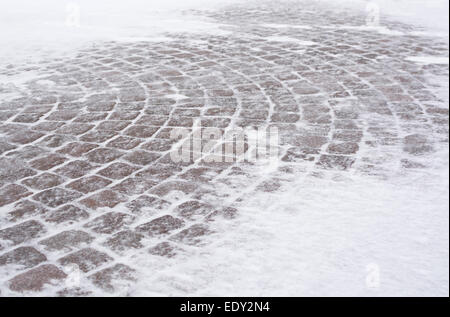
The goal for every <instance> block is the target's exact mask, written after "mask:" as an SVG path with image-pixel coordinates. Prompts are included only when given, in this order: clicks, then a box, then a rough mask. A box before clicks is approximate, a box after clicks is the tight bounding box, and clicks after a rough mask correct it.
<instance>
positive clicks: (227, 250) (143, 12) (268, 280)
mask: <svg viewBox="0 0 450 317" xmlns="http://www.w3.org/2000/svg"><path fill="white" fill-rule="evenodd" d="M241 1H243V0H241ZM234 2H239V0H187V1H175V0H165V1H161V0H155V1H144V0H127V1H111V0H110V1H106V0H99V1H92V0H91V1H88V0H79V1H72V2H66V1H60V0H40V1H35V0H2V1H1V3H0V30H1V31H0V43H1V44H0V64H9V63H23V62H29V61H36V60H39V59H41V58H50V57H52V56H60V55H61V54H65V53H67V54H70V53H72V52H73V51H74V50H76V49H77V48H79V47H82V46H84V45H92V44H93V43H95V42H96V41H103V40H116V41H130V40H136V41H142V40H146V41H161V42H163V41H170V40H171V39H170V38H169V37H165V35H164V34H165V33H166V32H191V33H192V32H194V33H210V34H222V35H226V34H227V31H226V26H223V25H219V24H217V23H213V22H212V21H210V20H208V19H202V20H199V17H198V16H194V15H192V14H190V13H189V14H188V13H186V12H184V10H187V9H202V10H207V9H209V8H216V7H218V6H220V5H226V4H229V3H234ZM342 2H343V3H345V4H348V3H349V1H347V0H342ZM354 2H355V3H358V5H360V6H361V5H364V4H365V2H364V1H359V0H358V1H354ZM375 2H376V3H378V4H379V5H380V8H381V13H382V14H387V15H389V16H392V17H393V18H395V19H398V20H400V21H403V22H406V23H416V24H417V25H420V26H422V27H423V28H424V29H423V31H420V32H421V34H429V35H430V36H438V37H443V38H444V37H446V36H448V10H447V9H448V2H447V1H443V0H432V1H424V0H422V1H418V0H412V1H411V0H408V1H407V0H398V1H388V0H375ZM68 3H75V4H79V8H80V10H81V20H80V26H79V27H71V26H68V25H66V17H67V12H66V9H67V4H68ZM446 8H447V9H446ZM261 26H262V27H272V28H298V29H300V30H301V29H308V28H309V26H304V25H293V26H291V25H284V24H264V25H261ZM348 28H359V29H361V30H368V31H374V32H380V33H382V34H384V35H386V36H402V35H403V34H402V33H400V32H397V33H396V31H391V30H389V29H387V28H385V27H383V26H382V25H381V26H380V27H366V26H348ZM416 34H418V33H417V32H416ZM267 40H269V41H281V42H286V41H287V42H293V43H297V44H299V45H304V46H308V45H314V42H310V41H300V40H298V39H293V38H289V37H272V38H268V39H267ZM408 60H409V61H411V62H415V63H422V64H436V63H437V64H448V58H442V57H430V56H413V57H410V58H409V59H408ZM31 75H33V74H31ZM28 76H30V74H28ZM27 78H29V77H26V78H25V79H27ZM25 79H24V78H22V77H20V76H19V77H17V78H10V77H9V78H0V83H1V82H8V83H10V84H11V83H14V84H15V85H16V86H18V87H20V84H21V83H22V82H23V81H24V80H25ZM439 84H441V83H439ZM440 91H441V94H442V95H443V96H444V98H445V96H446V100H447V101H448V86H447V87H442V88H441V89H440ZM172 97H173V96H172ZM177 97H178V98H182V97H183V96H181V95H178V96H177ZM427 163H428V164H427V165H428V166H429V167H428V168H426V169H423V170H421V171H417V172H408V174H395V173H394V174H392V175H391V177H390V178H388V179H380V178H375V177H369V176H361V175H357V174H348V175H341V174H336V175H326V176H324V177H312V176H308V177H299V178H298V179H297V180H296V181H294V182H291V183H289V184H286V185H285V186H284V187H282V188H281V191H280V192H277V193H261V194H259V195H256V196H253V197H251V198H248V199H247V200H245V201H243V202H242V203H241V205H240V215H239V217H238V219H237V220H236V221H234V222H224V223H221V222H216V223H215V224H214V225H215V226H216V227H214V228H213V229H214V230H215V232H216V233H215V234H214V235H211V236H209V237H208V239H209V243H207V244H206V245H205V246H203V247H201V248H195V247H193V248H192V249H191V250H188V253H187V254H185V255H184V256H183V255H181V256H180V257H176V258H173V259H166V258H160V257H152V256H149V255H148V254H146V256H142V257H138V258H133V259H124V263H125V264H126V263H127V261H128V262H129V264H130V266H134V267H139V268H140V272H139V274H140V276H139V282H138V284H137V285H135V286H133V288H132V289H126V290H124V292H125V293H124V294H120V295H125V294H126V295H135V296H137V295H146V296H148V295H174V296H175V295H190V296H201V295H208V296H211V295H217V296H226V295H233V296H258V295H260V296H282V295H286V296H301V295H311V296H317V295H337V296H343V295H344V296H345V295H361V296H371V295H375V296H377V295H380V296H389V295H406V296H417V295H422V296H423V295H438V296H448V293H449V289H448V285H449V270H448V267H449V235H448V233H449V215H448V206H449V199H448V196H449V183H448V172H449V170H448V166H449V161H448V148H443V149H440V151H439V152H437V154H436V155H434V156H433V161H432V162H427ZM265 173H266V174H267V175H270V171H265ZM263 176H264V175H263ZM0 214H2V211H0ZM0 223H1V219H0ZM374 267H375V268H376V269H377V270H379V277H380V284H379V286H376V287H368V285H367V283H366V282H367V278H368V275H369V274H370V273H371V272H372V268H374ZM368 270H369V271H370V272H369V271H368Z"/></svg>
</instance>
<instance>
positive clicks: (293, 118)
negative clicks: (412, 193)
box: [0, 0, 449, 296]
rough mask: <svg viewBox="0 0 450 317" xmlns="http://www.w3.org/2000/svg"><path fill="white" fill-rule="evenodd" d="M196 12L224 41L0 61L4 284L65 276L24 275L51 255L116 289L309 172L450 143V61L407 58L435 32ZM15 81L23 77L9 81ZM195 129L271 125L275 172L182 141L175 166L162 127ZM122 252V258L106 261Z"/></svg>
mask: <svg viewBox="0 0 450 317" xmlns="http://www.w3.org/2000/svg"><path fill="white" fill-rule="evenodd" d="M192 13H193V14H199V15H201V17H199V19H200V18H204V17H207V18H208V21H211V23H214V22H217V25H218V27H220V28H224V30H225V29H226V32H228V33H227V35H226V36H223V35H221V34H216V35H214V34H212V33H207V34H201V33H199V34H195V35H193V34H189V33H177V32H174V33H168V34H166V35H167V37H168V38H170V41H165V40H161V41H146V40H145V39H143V40H140V41H130V42H127V41H120V42H98V43H97V42H96V43H95V45H93V46H91V47H87V48H85V49H83V50H80V51H77V52H75V53H76V54H74V56H73V58H66V57H61V58H59V59H52V58H48V59H47V60H45V61H42V62H39V63H36V64H35V65H33V72H32V73H33V74H34V73H35V74H36V78H34V77H32V76H33V75H30V74H31V73H29V72H28V71H29V67H31V66H30V65H13V64H11V65H9V66H8V67H3V66H1V67H0V78H1V79H3V78H6V84H5V85H3V82H2V83H0V209H1V211H2V215H3V218H2V219H0V266H1V267H2V268H6V269H7V268H9V267H12V266H15V264H18V265H17V266H15V267H16V269H17V271H14V274H17V276H16V277H13V278H12V279H11V280H10V281H9V282H6V283H7V284H5V285H9V287H10V289H11V290H13V291H18V292H23V291H30V290H33V291H39V290H41V289H42V288H43V287H44V286H45V285H47V284H49V283H50V282H51V281H52V280H60V281H59V282H60V283H61V280H62V279H64V278H65V273H64V272H62V271H61V269H63V268H62V267H61V268H57V267H56V266H53V265H52V264H45V265H42V266H40V267H38V268H32V267H35V266H37V265H39V264H42V263H44V261H46V259H48V263H58V265H63V266H66V265H69V264H76V265H78V266H79V267H80V270H81V273H80V274H81V277H82V278H89V280H90V281H91V282H92V283H93V284H94V285H95V286H96V287H98V288H99V289H100V290H103V291H106V292H112V293H115V292H120V285H122V284H121V283H122V282H123V283H124V284H123V285H130V284H132V283H134V281H135V279H136V277H137V276H138V271H139V270H140V269H141V268H140V267H138V265H136V266H134V265H133V261H134V260H135V259H136V258H139V257H140V256H142V254H145V256H146V257H151V258H152V260H155V259H158V261H165V260H168V259H164V258H177V257H178V256H180V255H181V254H188V253H189V252H191V251H192V250H194V251H192V252H194V253H195V252H197V250H198V248H201V247H202V245H203V244H204V243H207V242H208V241H209V238H210V235H211V233H212V232H213V231H214V226H216V225H218V224H219V222H220V221H238V219H239V215H240V203H242V202H243V201H245V200H246V199H249V198H251V197H253V196H254V195H255V194H257V193H263V195H272V194H276V193H277V192H279V191H281V190H283V188H284V187H283V186H284V185H289V182H290V181H292V180H298V179H303V178H305V179H308V178H309V177H317V178H330V179H334V178H337V179H339V178H345V177H346V176H347V175H357V176H358V177H366V176H370V177H372V176H374V177H379V178H386V177H389V176H390V175H391V174H392V173H406V172H417V171H419V170H421V169H425V168H427V167H428V165H429V162H430V161H431V160H432V159H433V158H434V155H437V151H439V150H442V148H448V117H449V111H448V100H446V99H445V98H444V97H445V96H440V95H439V94H438V93H437V90H438V88H439V87H438V84H437V83H439V82H444V84H445V83H447V84H448V65H444V64H432V63H431V64H427V65H425V64H418V63H414V62H411V61H409V60H407V58H408V57H410V56H418V55H421V56H422V55H423V56H439V57H446V56H448V45H447V44H446V43H443V42H442V41H440V40H439V39H438V38H434V37H426V36H422V35H420V33H417V34H415V35H413V34H412V33H411V32H413V31H416V29H415V28H414V27H413V26H410V25H404V24H401V23H397V22H393V21H390V20H389V19H387V18H386V19H383V21H382V23H383V27H386V29H389V30H394V31H399V32H401V34H402V35H395V36H393V35H392V36H391V35H388V34H383V32H379V30H378V29H364V28H358V27H357V28H352V27H348V26H349V25H352V26H360V25H364V23H365V14H366V13H365V12H363V13H361V12H357V11H356V10H354V11H353V10H338V9H336V8H334V7H332V6H328V5H323V4H320V2H317V1H310V0H304V1H300V2H292V3H291V2H288V3H278V2H277V3H275V2H273V3H269V2H265V4H264V5H262V4H260V3H255V4H251V3H246V4H245V5H243V6H234V5H231V6H229V7H227V8H223V9H221V10H217V11H215V10H211V11H208V12H192ZM299 25H301V26H308V27H301V28H298V26H299ZM383 30H384V29H383ZM418 31H421V30H418ZM399 34H400V33H399ZM25 75H26V76H25ZM16 76H17V78H19V77H20V78H22V77H27V78H28V77H30V76H31V77H30V79H29V80H26V81H25V82H24V83H23V85H21V87H20V88H19V87H16V86H15V85H14V84H11V83H13V82H14V80H15V79H14V78H16ZM9 77H11V81H10V80H9ZM43 78H45V79H46V80H47V81H49V82H51V83H52V85H51V86H48V87H47V86H45V87H46V88H45V89H43V88H42V87H43V86H42V85H40V84H38V83H37V82H38V79H43ZM10 82H11V83H10ZM447 90H448V88H447ZM447 95H448V94H447ZM447 99H448V98H447ZM194 124H195V125H197V124H198V126H200V127H203V129H202V132H204V131H205V129H204V128H205V127H216V128H219V132H220V134H223V133H225V132H226V131H228V130H230V129H231V128H233V127H242V128H256V127H276V128H277V129H278V131H279V144H278V149H279V159H280V160H279V162H278V163H279V165H277V167H276V168H274V170H273V171H271V172H270V175H269V176H268V177H265V176H261V174H265V172H267V171H266V169H265V167H264V166H259V165H258V164H254V163H253V162H242V161H236V160H235V159H234V156H233V155H232V160H231V161H227V162H208V161H206V160H204V159H200V158H199V157H198V156H197V155H198V153H196V151H194V150H192V151H190V152H189V154H190V156H191V157H190V158H191V159H190V161H188V162H183V161H181V162H175V161H173V160H172V158H171V154H174V153H177V151H178V150H179V146H180V145H181V143H177V142H178V140H174V139H171V133H173V132H176V131H177V129H186V130H183V131H187V132H189V133H193V127H194ZM178 131H179V130H178ZM197 137H198V136H196V138H197ZM204 143H205V142H201V144H202V145H203V146H204ZM225 145H229V142H228V143H227V142H224V144H222V143H220V146H225ZM253 150H254V149H252V148H251V147H250V142H249V140H248V139H247V140H246V142H245V144H244V151H246V152H251V151H253ZM210 152H212V151H210ZM210 152H208V153H204V154H205V157H207V158H217V157H220V155H215V153H210ZM194 158H195V159H194ZM427 162H428V163H427ZM266 176H267V175H266ZM220 225H222V224H220ZM152 255H154V256H155V257H153V256H152ZM122 256H123V257H125V258H126V259H127V262H126V263H127V264H128V265H129V266H125V265H123V264H118V263H117V262H115V261H116V260H117V261H119V262H120V259H121V258H120V257H122ZM58 259H59V260H58ZM172 260H173V259H171V260H169V261H172ZM29 269H31V270H29ZM8 278H9V277H8ZM118 285H119V286H118ZM2 287H3V285H0V290H1V289H2ZM5 289H7V286H5ZM90 291H93V290H90ZM90 291H86V290H85V289H83V288H82V287H81V288H79V289H77V288H67V287H66V286H64V285H60V287H59V289H58V291H57V292H55V294H57V295H61V296H62V295H65V296H70V295H71V294H72V295H75V296H83V295H86V294H90ZM94 293H95V292H94ZM1 295H3V293H2V294H1Z"/></svg>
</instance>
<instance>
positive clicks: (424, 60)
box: [406, 56, 448, 65]
mask: <svg viewBox="0 0 450 317" xmlns="http://www.w3.org/2000/svg"><path fill="white" fill-rule="evenodd" d="M406 60H407V61H411V62H416V63H419V64H425V65H429V64H441V65H442V64H444V65H448V57H437V56H411V57H408V58H406Z"/></svg>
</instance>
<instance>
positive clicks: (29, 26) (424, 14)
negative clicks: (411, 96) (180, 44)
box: [0, 0, 448, 63]
mask: <svg viewBox="0 0 450 317" xmlns="http://www.w3.org/2000/svg"><path fill="white" fill-rule="evenodd" d="M317 1H320V2H323V1H330V0H317ZM338 1H340V2H342V4H343V5H347V6H355V7H361V8H364V7H365V6H366V5H367V3H375V4H377V5H378V6H379V10H380V13H381V14H382V15H388V16H394V17H395V18H396V19H398V20H399V21H403V22H406V23H414V24H418V25H421V26H424V27H425V28H426V29H425V30H424V32H429V33H431V34H433V35H438V36H442V37H443V38H447V37H448V1H445V0H373V1H367V0H334V1H331V2H332V3H333V4H336V3H338ZM243 2H254V1H252V0H209V1H207V0H185V1H177V0H148V1H145V0H129V1H119V0H117V1H115V0H113V1H108V0H94V1H89V0H73V1H59V0H41V1H33V0H3V1H1V3H0V30H1V31H0V43H1V46H0V61H1V62H2V63H7V62H9V63H10V62H21V61H24V60H28V61H34V60H39V59H41V58H43V57H48V56H49V55H50V56H52V55H56V56H57V55H61V54H62V53H67V54H68V53H70V52H72V51H73V50H74V49H76V48H80V47H83V46H84V45H88V44H92V43H93V42H95V41H99V40H129V39H131V38H135V39H143V38H152V37H153V38H158V39H160V38H161V36H163V34H164V33H165V32H171V31H182V32H194V33H195V32H197V33H212V34H218V33H220V32H224V31H223V30H220V29H219V26H218V25H217V24H213V23H211V21H208V20H207V19H200V18H199V17H198V16H193V15H192V14H189V13H187V14H186V11H187V10H203V11H204V10H210V9H217V8H220V7H222V6H226V5H230V4H233V3H243ZM77 16H78V18H77Z"/></svg>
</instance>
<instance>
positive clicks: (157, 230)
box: [136, 215, 184, 236]
mask: <svg viewBox="0 0 450 317" xmlns="http://www.w3.org/2000/svg"><path fill="white" fill-rule="evenodd" d="M183 226H184V221H183V220H181V219H178V218H174V217H172V216H170V215H166V216H162V217H159V218H156V219H153V220H152V221H150V222H147V223H145V224H142V225H139V226H137V227H136V231H138V232H141V233H145V234H146V235H149V236H153V235H161V234H168V233H170V232H171V231H173V230H177V229H180V228H182V227H183Z"/></svg>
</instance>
